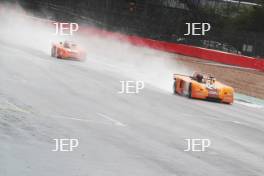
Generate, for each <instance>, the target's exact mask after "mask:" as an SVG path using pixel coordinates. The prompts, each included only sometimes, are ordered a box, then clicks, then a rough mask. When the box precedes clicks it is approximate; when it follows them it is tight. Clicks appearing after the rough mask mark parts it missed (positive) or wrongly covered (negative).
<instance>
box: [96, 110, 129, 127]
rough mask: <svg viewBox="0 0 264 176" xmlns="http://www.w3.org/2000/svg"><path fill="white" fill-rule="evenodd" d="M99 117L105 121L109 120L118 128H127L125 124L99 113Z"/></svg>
mask: <svg viewBox="0 0 264 176" xmlns="http://www.w3.org/2000/svg"><path fill="white" fill-rule="evenodd" d="M97 115H99V116H100V117H103V118H104V119H107V120H109V121H111V122H113V123H114V124H115V125H117V126H122V127H125V126H126V125H125V124H123V123H121V122H119V121H118V120H115V119H113V118H111V117H109V116H107V115H105V114H102V113H97Z"/></svg>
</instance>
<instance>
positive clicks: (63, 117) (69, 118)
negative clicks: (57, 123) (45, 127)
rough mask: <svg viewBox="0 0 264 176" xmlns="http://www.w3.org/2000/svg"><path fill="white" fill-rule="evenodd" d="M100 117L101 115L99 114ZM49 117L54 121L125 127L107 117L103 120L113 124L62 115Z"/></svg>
mask: <svg viewBox="0 0 264 176" xmlns="http://www.w3.org/2000/svg"><path fill="white" fill-rule="evenodd" d="M98 115H99V114H98ZM101 115H103V114H101ZM101 115H100V116H101ZM50 117H52V118H56V119H65V120H74V121H79V122H87V123H98V124H104V125H111V124H114V125H117V126H126V125H124V124H122V123H121V122H119V121H117V120H114V119H111V118H110V117H107V116H105V117H104V119H107V120H108V121H111V122H114V123H109V122H100V121H97V120H87V119H81V118H74V117H69V116H64V115H52V116H50ZM101 117H102V116H101ZM110 119H111V120H110Z"/></svg>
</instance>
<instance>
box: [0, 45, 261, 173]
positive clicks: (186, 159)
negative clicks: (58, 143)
mask: <svg viewBox="0 0 264 176" xmlns="http://www.w3.org/2000/svg"><path fill="white" fill-rule="evenodd" d="M0 51H1V52H0V175H1V176H263V175H264V109H261V108H252V107H247V106H244V105H240V104H236V103H235V104H234V105H232V106H229V105H225V104H218V103H212V102H206V101H199V100H190V99H187V98H185V97H180V96H175V95H172V94H171V93H169V92H166V91H163V90H160V89H158V88H155V87H152V86H150V85H146V88H145V89H144V90H143V91H142V92H140V94H137V95H133V94H130V95H124V94H118V93H117V92H118V91H119V90H120V82H119V81H120V80H127V79H129V78H127V77H125V76H122V73H119V72H118V71H117V70H114V69H111V68H108V67H107V66H106V65H103V64H102V65H101V64H100V62H93V61H92V58H90V60H89V59H88V60H87V62H88V63H89V62H91V64H85V66H84V64H83V63H80V62H73V61H65V60H56V59H53V58H51V57H50V56H48V55H47V54H46V53H43V52H41V51H37V50H33V49H29V48H21V47H18V46H14V45H11V44H8V43H2V42H0ZM54 138H77V139H79V147H78V148H77V149H75V150H74V151H73V152H52V151H51V150H52V149H54V141H53V139H54ZM186 138H208V139H210V140H211V142H212V145H211V147H210V148H209V149H207V150H206V151H205V152H185V151H184V149H185V148H186V141H185V140H184V139H186Z"/></svg>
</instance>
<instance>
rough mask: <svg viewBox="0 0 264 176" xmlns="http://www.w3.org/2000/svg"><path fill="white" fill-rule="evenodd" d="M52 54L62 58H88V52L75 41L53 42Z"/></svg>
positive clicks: (80, 59)
mask: <svg viewBox="0 0 264 176" xmlns="http://www.w3.org/2000/svg"><path fill="white" fill-rule="evenodd" d="M51 56H52V57H56V58H61V59H71V60H78V61H83V60H85V59H86V52H85V51H84V49H82V48H81V47H79V46H77V45H76V44H75V43H73V42H70V41H64V42H60V43H53V44H52V48H51Z"/></svg>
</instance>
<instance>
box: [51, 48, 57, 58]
mask: <svg viewBox="0 0 264 176" xmlns="http://www.w3.org/2000/svg"><path fill="white" fill-rule="evenodd" d="M55 52H56V48H55V47H52V48H51V57H55Z"/></svg>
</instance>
